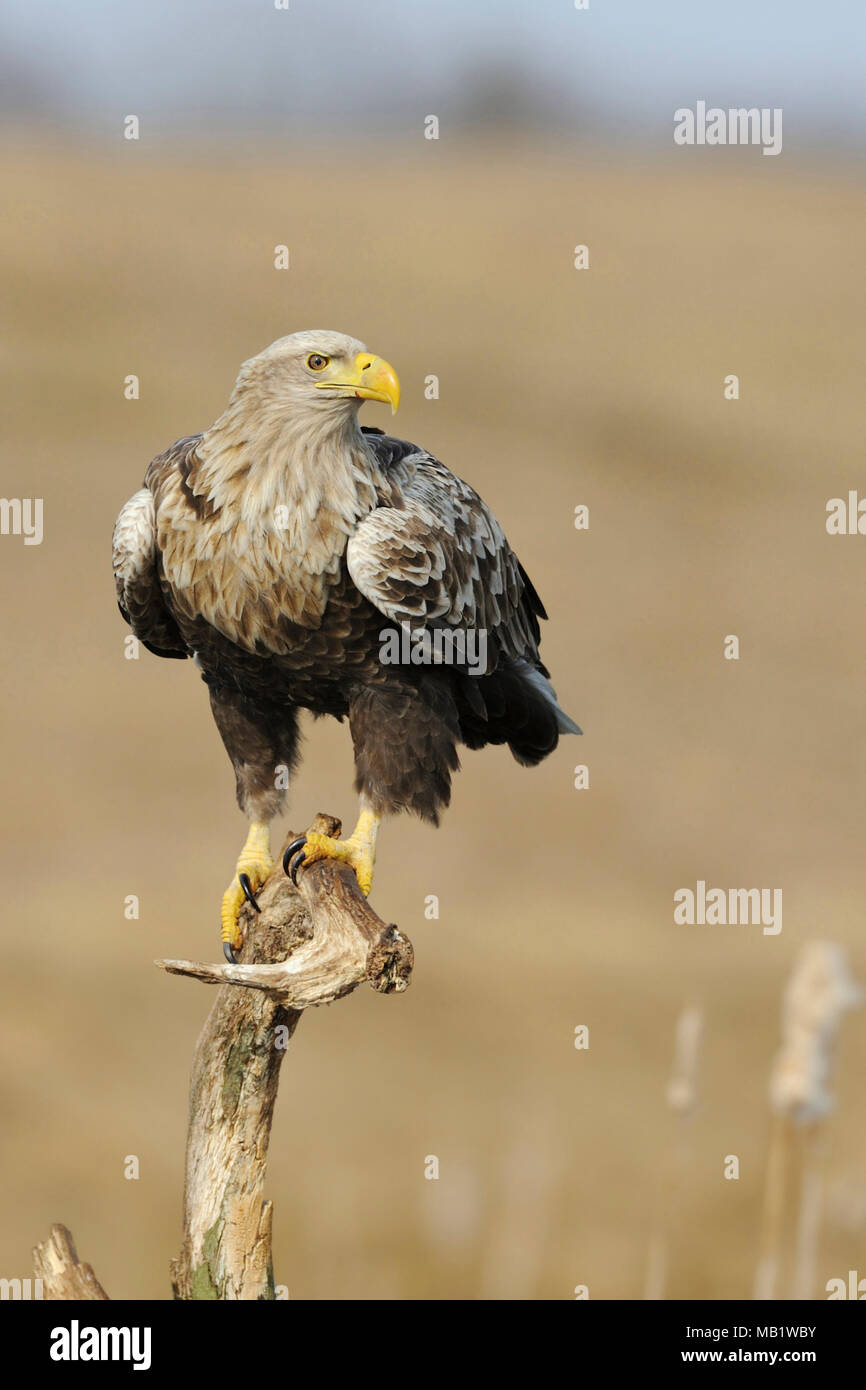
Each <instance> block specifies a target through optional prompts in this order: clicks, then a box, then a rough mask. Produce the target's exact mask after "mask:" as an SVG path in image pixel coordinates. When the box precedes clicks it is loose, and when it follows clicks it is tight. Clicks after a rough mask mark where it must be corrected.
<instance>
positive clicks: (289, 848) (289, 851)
mask: <svg viewBox="0 0 866 1390" xmlns="http://www.w3.org/2000/svg"><path fill="white" fill-rule="evenodd" d="M306 843H307V837H306V835H299V836H298V838H297V840H292V843H291V844H290V845H286V851H285V854H284V855H283V873H284V874H289V875H290V876H291V880H292V883H296V882H297V880H296V878H295V874H296V873H297V872H298V869H299V868H300V867H301V866H300V864H299V863H298V864H290V863H289V860H290V859H291V857H292V855H293V854H294V855H297V853H298V850H299V849H303V848H304V845H305V844H306ZM303 857H304V856H303V855H301V859H303Z"/></svg>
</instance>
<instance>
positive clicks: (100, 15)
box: [0, 0, 866, 148]
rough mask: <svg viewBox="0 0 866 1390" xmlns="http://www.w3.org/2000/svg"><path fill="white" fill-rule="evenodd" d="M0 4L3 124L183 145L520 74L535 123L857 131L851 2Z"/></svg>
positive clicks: (405, 111) (625, 129)
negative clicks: (733, 120) (21, 117)
mask: <svg viewBox="0 0 866 1390" xmlns="http://www.w3.org/2000/svg"><path fill="white" fill-rule="evenodd" d="M289 4H290V9H289V11H288V12H287V13H286V12H283V11H277V10H275V8H274V3H273V0H76V3H75V4H74V5H68V6H66V5H55V4H50V3H48V0H36V3H34V0H5V5H4V11H3V16H2V19H0V49H2V51H3V54H4V56H3V58H2V59H0V77H2V78H3V79H5V81H4V83H3V85H4V86H5V88H6V95H5V97H4V98H2V104H3V106H4V108H5V110H6V111H7V112H8V111H9V110H10V108H11V109H14V108H15V107H16V106H20V105H21V104H22V97H21V95H20V94H21V93H25V94H29V95H28V100H27V103H26V105H27V107H28V108H29V110H32V109H33V108H34V107H37V108H39V107H45V108H48V107H51V108H53V109H54V110H55V111H59V112H62V113H64V114H65V116H66V117H67V118H69V117H71V118H73V119H79V120H81V121H84V122H86V123H87V124H89V125H92V126H93V127H94V128H96V129H98V128H100V127H103V128H105V129H106V130H112V131H113V130H115V129H116V120H117V113H118V111H119V110H121V109H122V111H123V113H124V114H125V113H126V112H129V111H132V112H135V113H136V114H139V115H141V116H146V117H147V119H148V123H149V128H150V130H151V131H153V130H165V131H166V132H167V131H175V130H177V129H178V128H180V129H188V130H189V131H190V133H192V134H195V135H200V134H202V133H206V132H207V130H208V129H211V128H214V127H215V126H217V125H223V126H224V125H235V126H238V127H243V126H249V125H250V124H252V125H262V124H263V123H265V124H270V123H272V122H273V123H275V124H276V126H277V128H278V129H279V127H280V123H281V122H288V123H290V124H291V125H292V126H293V127H295V128H304V127H306V128H314V127H315V128H319V129H322V130H323V132H324V131H331V130H333V129H335V128H339V127H340V125H341V123H345V121H346V119H347V118H349V120H350V121H352V122H353V123H354V122H355V121H357V120H361V119H364V118H367V119H368V120H369V121H370V122H371V124H374V125H375V126H376V127H377V128H383V127H387V126H388V125H389V124H392V125H393V124H394V123H395V122H399V121H400V120H401V119H408V118H409V117H410V115H411V116H412V117H414V114H415V113H416V112H417V111H418V110H420V109H421V108H423V112H424V114H426V113H427V112H428V111H430V112H435V113H437V114H440V115H446V116H447V115H448V114H449V113H457V112H459V111H460V110H461V109H462V108H463V107H464V106H465V105H466V104H467V102H468V101H469V100H470V98H471V93H472V89H473V88H474V87H475V86H476V84H477V81H478V77H479V74H483V73H485V72H486V73H487V74H488V76H489V75H490V74H491V73H493V72H496V71H500V72H501V71H505V72H514V71H519V72H520V73H521V74H522V80H523V84H524V90H525V92H528V94H529V96H530V97H531V98H532V100H533V101H535V100H537V101H540V102H542V104H543V105H544V106H545V107H546V108H547V115H548V118H549V119H559V120H561V122H562V124H564V125H565V126H567V127H568V128H574V126H575V123H576V122H577V121H578V118H579V116H580V113H582V116H580V119H582V120H583V121H584V122H586V121H588V120H589V119H590V118H593V119H594V120H595V121H596V122H597V123H599V124H600V126H601V128H602V129H603V128H604V126H605V125H607V126H608V127H609V128H610V129H611V131H614V132H618V133H621V134H622V133H624V134H625V136H626V138H628V136H629V135H631V136H632V137H633V138H634V139H635V140H641V139H645V138H649V139H652V138H653V135H654V132H655V131H656V130H659V129H661V128H664V129H665V130H669V127H670V122H671V116H672V112H673V110H674V109H675V108H677V107H679V106H683V105H693V104H694V102H695V101H696V100H698V99H699V98H703V99H706V100H707V101H708V102H709V103H710V104H715V105H720V106H741V105H745V106H754V105H757V106H771V107H775V106H782V107H783V108H784V111H785V133H786V148H789V147H790V142H791V141H792V140H793V139H795V138H797V137H798V136H801V138H802V141H803V143H805V144H807V145H808V144H813V143H815V142H816V141H817V142H826V141H827V140H828V139H832V138H833V136H834V134H836V135H838V136H839V137H840V138H842V139H847V140H852V139H856V140H857V141H858V143H859V141H860V139H861V138H862V137H864V136H866V81H864V72H866V0H724V3H718V2H717V0H590V9H589V10H588V11H577V10H575V8H574V0H525V3H518V0H360V2H359V0H289Z"/></svg>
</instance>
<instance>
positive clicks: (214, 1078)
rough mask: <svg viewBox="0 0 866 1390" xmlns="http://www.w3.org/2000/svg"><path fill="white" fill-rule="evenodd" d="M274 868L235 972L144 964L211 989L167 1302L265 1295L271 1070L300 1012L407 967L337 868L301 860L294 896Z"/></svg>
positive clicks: (322, 826)
mask: <svg viewBox="0 0 866 1390" xmlns="http://www.w3.org/2000/svg"><path fill="white" fill-rule="evenodd" d="M310 828H311V830H316V831H319V832H320V833H322V834H326V835H338V834H339V831H340V822H339V821H338V820H335V819H334V818H333V817H330V816H321V815H320V816H317V817H316V820H315V821H314V822H313V825H312V826H311V827H310ZM294 838H295V834H294V832H292V833H290V834H289V836H288V837H287V839H286V844H288V843H289V842H290V841H291V840H292V839H294ZM281 860H282V856H280V857H279V858H278V860H277V865H276V867H275V868H274V870H273V872H272V873H271V875H270V877H269V878H268V880H267V882H266V883H265V884H264V886H263V887H262V889H261V891H260V892H259V894H258V902H259V908H260V912H259V913H256V912H255V911H254V910H253V909H252V908H251V907H245V909H244V917H243V926H244V931H245V932H246V941H245V944H244V948H243V953H242V954H243V960H242V963H241V964H239V965H234V966H233V965H228V964H226V965H205V964H202V963H198V962H192V961H183V960H162V961H157V962H156V963H157V965H159V966H161V967H162V968H163V969H164V970H167V971H168V972H169V973H170V974H175V975H188V976H190V977H191V978H193V979H198V980H202V981H204V982H205V983H207V984H218V985H221V986H222V988H221V989H220V991H219V993H218V994H217V997H216V1000H215V1001H214V1005H213V1008H212V1009H211V1011H210V1014H209V1015H208V1018H207V1021H206V1022H205V1025H204V1028H203V1029H202V1032H201V1035H200V1037H199V1040H198V1043H197V1045H196V1050H195V1057H194V1060H193V1072H192V1081H191V1086H190V1109H189V1130H188V1136H187V1158H186V1183H185V1191H184V1240H183V1245H182V1248H181V1252H180V1255H179V1256H178V1258H177V1259H176V1260H175V1261H174V1262H173V1264H172V1282H173V1286H174V1293H175V1297H176V1298H184V1299H186V1298H189V1299H269V1298H273V1297H274V1296H275V1294H274V1278H273V1269H272V1263H271V1218H272V1206H271V1203H270V1202H268V1201H266V1200H265V1199H264V1180H265V1170H266V1164H267V1151H268V1141H269V1139H270V1130H271V1120H272V1117H273V1110H274V1103H275V1101H276V1096H277V1086H278V1084H279V1074H280V1065H281V1063H282V1060H283V1057H284V1056H285V1052H286V1048H287V1047H288V1044H289V1041H290V1039H291V1037H292V1035H293V1034H294V1031H295V1029H296V1028H297V1026H298V1022H299V1020H300V1017H301V1012H302V1011H303V1009H305V1008H309V1007H311V1006H314V1005H317V1004H327V1003H331V1002H332V1001H333V1000H335V999H341V998H343V996H344V995H346V994H348V993H350V992H351V991H352V990H353V989H355V988H356V986H357V985H359V984H361V983H362V982H363V981H365V980H366V981H368V982H369V983H370V984H371V985H372V986H373V988H374V989H376V990H378V991H380V992H381V993H386V994H387V993H391V992H397V991H400V990H403V989H405V988H406V986H407V985H408V983H409V978H410V975H411V971H412V963H413V953H412V945H411V942H410V941H409V940H408V939H407V938H406V937H405V936H403V935H402V933H401V932H399V931H398V930H397V928H396V927H395V926H388V925H386V924H385V923H384V922H382V921H381V920H380V919H379V918H378V917H377V916H376V914H375V912H373V911H372V909H371V908H370V906H369V904H368V903H367V900H366V898H364V896H363V894H362V893H361V892H360V890H359V888H358V885H357V882H356V880H355V875H354V874H353V872H352V870H351V869H350V868H349V867H348V866H347V865H343V864H339V863H337V862H335V861H333V860H324V861H320V862H319V863H315V864H311V865H310V866H309V867H308V868H305V869H303V870H302V871H301V873H300V874H299V876H298V887H297V888H295V886H294V885H293V884H292V882H291V880H290V879H289V878H288V876H287V875H286V874H285V873H284V872H283V868H282V862H281Z"/></svg>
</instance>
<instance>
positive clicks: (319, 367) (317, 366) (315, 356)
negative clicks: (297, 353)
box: [307, 352, 331, 372]
mask: <svg viewBox="0 0 866 1390" xmlns="http://www.w3.org/2000/svg"><path fill="white" fill-rule="evenodd" d="M330 360H331V359H330V357H325V356H324V354H323V353H321V352H311V353H310V355H309V357H308V358H307V366H308V367H309V369H310V371H311V372H323V371H324V370H325V368H326V367H327V365H328V363H329V362H330Z"/></svg>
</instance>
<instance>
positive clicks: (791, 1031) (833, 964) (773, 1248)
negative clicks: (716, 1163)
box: [754, 941, 862, 1300]
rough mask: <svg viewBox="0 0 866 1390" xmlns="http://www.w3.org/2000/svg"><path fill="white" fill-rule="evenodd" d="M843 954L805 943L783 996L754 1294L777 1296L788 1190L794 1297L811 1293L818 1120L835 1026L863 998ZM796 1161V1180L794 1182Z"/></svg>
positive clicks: (828, 1102) (824, 1104)
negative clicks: (793, 1196) (794, 1198)
mask: <svg viewBox="0 0 866 1390" xmlns="http://www.w3.org/2000/svg"><path fill="white" fill-rule="evenodd" d="M861 997H862V995H861V991H860V989H859V987H858V986H857V984H856V983H855V982H854V980H853V979H852V978H851V975H850V973H849V970H848V963H847V959H846V956H845V953H844V951H843V950H842V949H841V947H839V946H835V945H833V944H831V943H830V942H824V941H812V942H809V943H808V945H806V946H804V947H803V949H802V951H801V952H800V955H799V956H798V958H797V961H796V963H795V965H794V969H793V971H792V973H791V977H790V979H789V981H788V984H787V986H786V988H785V992H784V996H783V1000H782V1046H781V1048H780V1049H779V1052H778V1053H777V1055H776V1059H775V1062H774V1063H773V1068H772V1071H771V1075H770V1106H771V1109H772V1112H773V1117H772V1130H771V1134H770V1144H769V1151H768V1155H767V1171H766V1178H765V1183H764V1206H763V1215H762V1220H761V1243H760V1251H759V1257H758V1266H757V1270H756V1273H755V1291H754V1297H755V1298H756V1299H759V1300H760V1299H770V1298H775V1297H777V1292H778V1287H779V1282H780V1278H779V1276H780V1272H781V1268H782V1257H783V1251H784V1247H785V1235H786V1225H787V1220H786V1218H787V1217H788V1215H789V1210H788V1208H789V1207H790V1205H791V1203H790V1201H789V1194H790V1192H791V1191H792V1190H794V1188H795V1187H796V1190H797V1192H798V1199H799V1200H798V1208H797V1212H796V1214H795V1216H796V1252H795V1271H794V1283H793V1289H794V1295H793V1296H794V1297H795V1298H809V1297H811V1296H812V1293H811V1291H812V1290H813V1289H814V1269H815V1263H816V1260H817V1251H818V1240H819V1235H820V1210H821V1180H820V1157H821V1152H822V1128H821V1127H822V1124H823V1121H824V1120H825V1119H826V1116H827V1115H828V1114H829V1112H830V1111H831V1110H832V1108H833V1104H834V1100H833V1096H832V1094H831V1092H830V1078H831V1074H832V1069H833V1062H834V1056H835V1046H836V1038H837V1035H838V1032H839V1025H840V1023H841V1020H842V1017H843V1015H844V1013H845V1012H846V1010H848V1009H850V1008H853V1007H854V1006H855V1005H856V1004H858V1003H859V1002H860V1000H861ZM798 1159H799V1168H800V1172H799V1181H798V1182H796V1184H795V1182H794V1181H793V1180H792V1179H793V1175H794V1173H795V1168H796V1164H797V1160H798Z"/></svg>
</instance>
